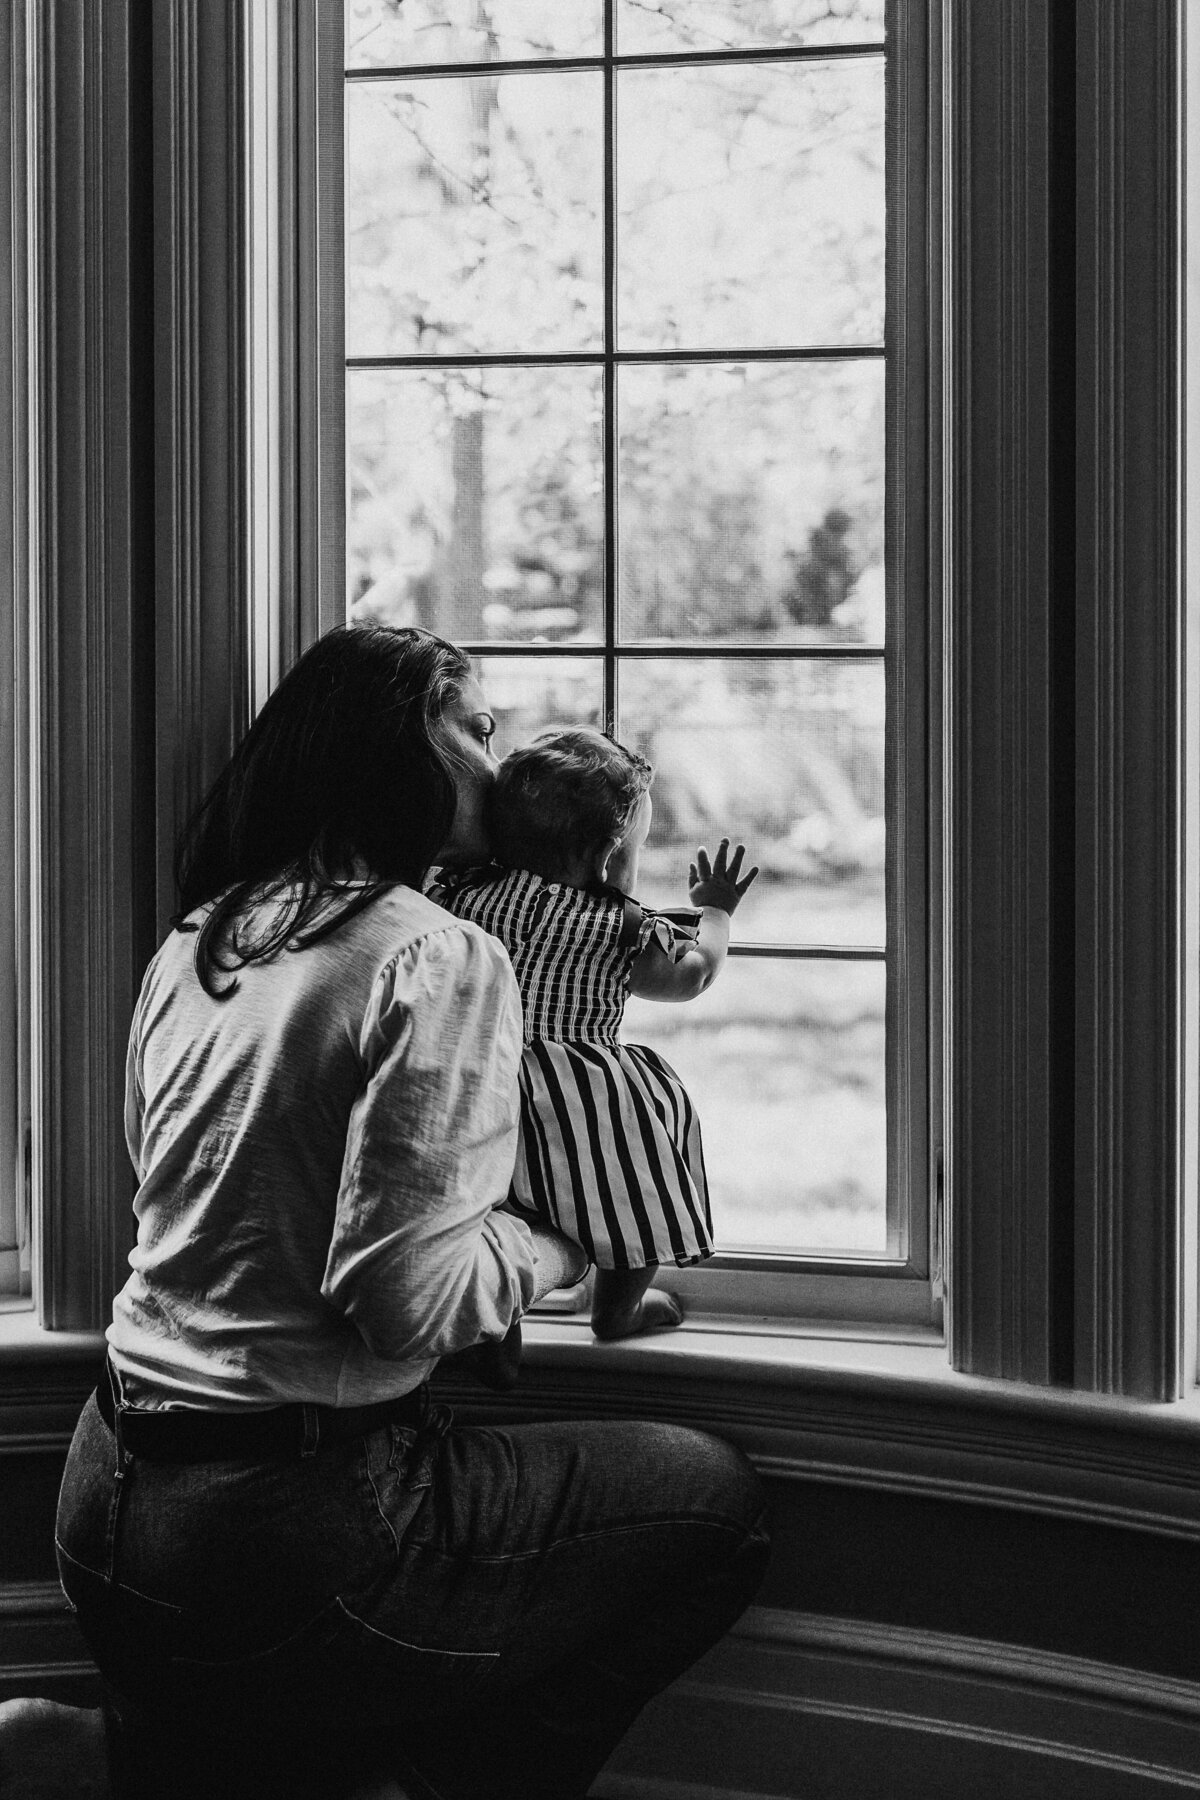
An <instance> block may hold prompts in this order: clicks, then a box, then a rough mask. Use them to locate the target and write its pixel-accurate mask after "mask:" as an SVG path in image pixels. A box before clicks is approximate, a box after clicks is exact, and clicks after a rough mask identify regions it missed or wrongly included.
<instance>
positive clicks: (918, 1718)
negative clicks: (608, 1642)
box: [593, 1608, 1200, 1800]
mask: <svg viewBox="0 0 1200 1800" xmlns="http://www.w3.org/2000/svg"><path fill="white" fill-rule="evenodd" d="M1184 1792H1192V1793H1195V1792H1200V1684H1193V1683H1191V1682H1183V1681H1179V1680H1175V1679H1172V1678H1166V1677H1164V1678H1158V1677H1156V1676H1154V1675H1148V1674H1146V1673H1145V1672H1144V1671H1141V1670H1131V1669H1121V1668H1118V1667H1116V1666H1115V1665H1112V1664H1107V1663H1097V1662H1092V1661H1089V1660H1087V1659H1084V1658H1078V1657H1070V1656H1060V1655H1054V1654H1049V1653H1046V1652H1029V1651H1025V1650H1022V1649H1020V1648H1018V1647H1015V1646H1012V1645H1007V1644H996V1643H988V1642H984V1641H981V1640H979V1639H975V1638H958V1637H953V1636H951V1635H949V1634H944V1633H938V1632H927V1631H908V1630H904V1629H900V1628H897V1627H893V1626H884V1625H876V1624H872V1623H870V1622H861V1621H857V1620H849V1619H831V1618H826V1617H823V1616H817V1615H811V1614H803V1613H784V1612H774V1611H771V1610H769V1609H765V1608H756V1609H752V1610H751V1612H750V1613H748V1614H747V1615H746V1618H745V1619H744V1620H743V1621H742V1623H741V1625H740V1626H739V1627H738V1628H737V1629H736V1630H735V1631H734V1632H733V1633H731V1635H730V1636H729V1637H728V1638H726V1639H725V1640H724V1642H723V1643H721V1644H719V1645H718V1646H717V1647H716V1649H715V1650H713V1651H712V1652H710V1654H709V1655H708V1656H707V1657H706V1658H705V1659H704V1661H703V1662H701V1663H699V1664H697V1666H696V1668H695V1669H694V1670H692V1671H691V1672H690V1674H689V1675H688V1676H687V1677H685V1679H684V1680H682V1681H680V1682H677V1683H676V1685H675V1686H674V1687H673V1688H672V1689H671V1690H670V1691H669V1692H668V1693H667V1694H665V1695H663V1696H662V1697H661V1699H659V1700H658V1701H656V1702H655V1703H654V1704H653V1705H652V1706H651V1707H649V1708H648V1709H647V1711H646V1713H645V1714H644V1715H643V1716H642V1718H641V1719H640V1720H639V1721H638V1723H637V1725H636V1726H635V1727H634V1729H633V1731H632V1732H631V1733H630V1734H629V1736H628V1738H627V1739H626V1740H625V1742H624V1744H622V1746H621V1748H620V1750H619V1751H618V1753H617V1754H616V1756H615V1757H614V1758H613V1760H612V1762H611V1763H610V1765H609V1767H608V1769H607V1770H606V1771H605V1773H604V1775H603V1776H602V1777H601V1778H600V1780H599V1781H598V1782H597V1784H596V1785H595V1787H594V1788H593V1794H594V1796H595V1800H635V1796H636V1800H718V1797H719V1800H780V1797H782V1796H788V1797H789V1800H963V1797H964V1796H969V1795H971V1794H979V1795H983V1796H992V1795H1001V1794H1003V1795H1006V1796H1009V1795H1011V1796H1018V1795H1019V1796H1021V1797H1022V1800H1025V1797H1026V1796H1034V1797H1041V1796H1044V1797H1045V1800H1157V1797H1158V1796H1164V1797H1165V1796H1167V1795H1173V1796H1177V1795H1179V1794H1180V1793H1184Z"/></svg>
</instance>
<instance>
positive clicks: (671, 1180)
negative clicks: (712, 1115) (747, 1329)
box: [513, 1038, 713, 1269]
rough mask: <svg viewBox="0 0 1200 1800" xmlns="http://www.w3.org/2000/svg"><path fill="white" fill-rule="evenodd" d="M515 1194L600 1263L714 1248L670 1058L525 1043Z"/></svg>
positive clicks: (700, 1169)
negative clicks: (666, 1060) (668, 1060)
mask: <svg viewBox="0 0 1200 1800" xmlns="http://www.w3.org/2000/svg"><path fill="white" fill-rule="evenodd" d="M513 1199H514V1201H515V1202H516V1204H517V1205H518V1206H521V1207H525V1208H527V1209H528V1210H530V1211H532V1212H534V1213H536V1214H537V1215H538V1217H539V1218H541V1219H544V1220H545V1221H546V1222H547V1223H548V1224H551V1225H555V1226H557V1228H558V1229H559V1230H560V1231H561V1232H563V1233H564V1235H565V1236H567V1237H569V1238H573V1239H574V1240H575V1242H576V1243H578V1244H581V1245H582V1246H583V1248H584V1249H585V1250H586V1251H587V1253H588V1255H589V1256H590V1258H591V1259H592V1261H593V1262H594V1263H595V1264H596V1266H597V1267H598V1268H601V1269H640V1268H644V1267H646V1265H647V1264H650V1263H690V1262H697V1261H699V1260H700V1258H701V1257H705V1256H711V1254H712V1247H713V1245H712V1219H711V1216H710V1214H709V1208H708V1183H707V1181H706V1180H705V1176H704V1155H703V1151H702V1150H701V1147H700V1122H699V1120H698V1119H697V1117H696V1109H695V1108H694V1106H693V1105H692V1103H691V1101H690V1100H689V1099H688V1096H687V1091H686V1089H685V1088H684V1085H683V1083H682V1082H681V1081H680V1079H679V1077H678V1075H676V1073H675V1071H674V1069H672V1067H671V1065H670V1064H669V1063H667V1062H664V1060H663V1058H662V1057H661V1056H659V1054H658V1052H657V1051H655V1050H649V1049H647V1048H646V1046H645V1045H643V1044H589V1043H581V1042H578V1041H576V1042H573V1043H552V1042H550V1041H548V1040H547V1039H544V1038H537V1039H535V1040H534V1042H533V1043H531V1044H527V1045H526V1046H525V1053H524V1055H523V1057H522V1059H521V1140H520V1147H519V1149H518V1151H517V1167H516V1172H515V1174H514V1176H513Z"/></svg>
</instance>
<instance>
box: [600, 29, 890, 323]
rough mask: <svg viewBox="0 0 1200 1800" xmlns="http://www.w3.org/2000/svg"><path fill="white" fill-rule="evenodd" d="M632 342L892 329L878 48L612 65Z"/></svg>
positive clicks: (622, 276) (622, 312)
mask: <svg viewBox="0 0 1200 1800" xmlns="http://www.w3.org/2000/svg"><path fill="white" fill-rule="evenodd" d="M616 135H617V170H616V174H617V196H618V215H617V270H618V277H617V279H618V299H617V319H618V335H619V342H620V346H621V348H622V349H625V350H634V349H646V350H662V349H678V348H682V347H687V348H692V349H708V348H710V347H714V346H729V347H735V348H736V347H742V346H745V347H749V346H751V345H754V346H759V345H775V344H879V343H882V341H883V252H884V185H883V177H884V170H883V157H884V147H883V59H882V57H878V56H874V57H869V58H867V57H864V58H863V59H861V60H858V59H855V60H846V61H841V60H839V61H836V62H807V61H801V62H787V63H770V62H764V63H745V62H737V63H733V64H730V65H728V66H724V65H720V64H711V63H705V64H702V65H700V66H699V67H695V68H687V67H683V68H680V67H678V66H677V65H675V64H669V65H667V66H665V67H662V68H649V69H641V68H638V69H627V70H623V71H622V72H621V74H620V77H619V79H618V81H617V134H616Z"/></svg>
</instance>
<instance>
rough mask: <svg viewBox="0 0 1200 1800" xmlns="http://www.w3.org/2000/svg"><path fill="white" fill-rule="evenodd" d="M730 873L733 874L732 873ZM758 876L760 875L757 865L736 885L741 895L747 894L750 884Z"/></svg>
mask: <svg viewBox="0 0 1200 1800" xmlns="http://www.w3.org/2000/svg"><path fill="white" fill-rule="evenodd" d="M730 872H731V873H732V871H730ZM757 874H758V864H757V863H755V864H754V866H753V867H752V868H751V869H748V870H747V872H746V873H745V874H744V875H743V876H742V879H741V880H740V881H738V882H735V883H734V885H735V887H736V888H737V891H738V893H739V894H744V893H745V891H746V889H747V888H748V887H749V886H750V883H751V882H752V881H753V880H754V878H755V876H756V875H757Z"/></svg>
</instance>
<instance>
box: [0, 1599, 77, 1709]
mask: <svg viewBox="0 0 1200 1800" xmlns="http://www.w3.org/2000/svg"><path fill="white" fill-rule="evenodd" d="M99 1692H100V1686H99V1680H98V1677H97V1675H96V1669H95V1665H94V1664H93V1662H92V1660H91V1658H90V1657H89V1656H88V1653H87V1646H86V1645H85V1643H84V1641H83V1639H82V1637H81V1636H80V1633H79V1627H78V1626H77V1625H76V1623H75V1615H74V1613H72V1611H71V1609H70V1607H69V1606H68V1605H67V1602H66V1600H65V1599H64V1597H63V1592H62V1589H61V1588H60V1587H59V1585H58V1583H57V1582H56V1581H9V1582H0V1700H9V1699H15V1698H17V1697H18V1696H21V1695H32V1696H34V1697H36V1698H39V1699H46V1700H62V1701H64V1702H66V1703H67V1704H73V1705H80V1706H88V1705H95V1704H96V1703H97V1702H98V1699H99Z"/></svg>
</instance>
